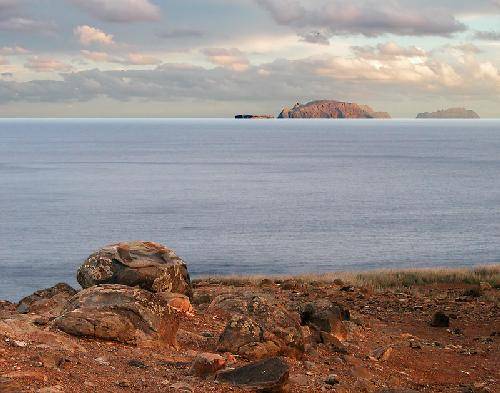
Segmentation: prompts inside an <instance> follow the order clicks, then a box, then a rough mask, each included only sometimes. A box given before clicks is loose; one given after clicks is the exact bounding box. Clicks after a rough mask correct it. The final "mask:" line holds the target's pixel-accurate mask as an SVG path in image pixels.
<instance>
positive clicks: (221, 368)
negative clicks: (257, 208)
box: [0, 242, 500, 393]
mask: <svg viewBox="0 0 500 393" xmlns="http://www.w3.org/2000/svg"><path fill="white" fill-rule="evenodd" d="M492 269H493V273H492V274H493V277H494V279H493V280H487V281H479V282H467V280H464V281H463V282H438V280H436V282H434V283H420V284H415V285H408V286H404V287H393V286H391V287H388V288H385V289H384V288H381V289H374V288H373V287H370V286H368V285H366V286H364V285H357V283H356V282H348V281H345V280H341V279H331V278H325V277H323V278H322V277H320V276H318V277H316V278H314V279H313V278H307V279H306V278H286V279H284V278H272V277H267V278H266V277H264V278H254V279H252V280H250V279H244V278H206V279H197V280H193V281H192V280H191V279H190V276H189V274H188V265H187V264H186V263H185V262H184V261H183V260H182V259H181V258H180V257H178V256H177V255H176V254H175V252H174V251H173V250H171V249H169V248H167V247H165V246H162V245H160V244H157V243H152V242H126V243H118V244H113V245H109V246H106V247H104V248H102V249H100V250H98V251H96V252H95V253H93V254H91V255H90V256H89V258H88V259H87V260H86V261H85V262H84V263H83V264H82V266H81V267H80V269H79V270H78V272H77V279H78V282H79V283H80V285H81V286H82V288H83V289H81V290H77V289H74V288H71V287H70V286H69V285H67V284H62V283H61V284H57V285H55V286H54V287H52V288H48V289H43V290H40V291H38V292H35V293H34V294H32V295H30V296H28V297H26V298H24V299H21V300H20V301H19V302H18V303H16V304H14V303H10V302H7V301H2V302H0V392H2V393H4V392H40V393H58V392H127V391H131V392H132V391H133V392H137V391H141V392H229V391H234V392H254V391H261V392H264V391H267V392H279V391H287V392H308V393H310V392H323V391H332V392H379V393H382V392H385V393H403V392H406V393H409V392H463V393H465V392H467V393H479V392H496V391H499V389H500V384H499V382H498V381H499V377H500V375H499V372H498V361H499V360H500V359H499V353H500V352H499V349H500V348H499V334H500V314H499V307H498V300H499V291H498V274H500V268H498V266H496V267H492Z"/></svg>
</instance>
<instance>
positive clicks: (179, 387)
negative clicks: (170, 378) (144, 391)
mask: <svg viewBox="0 0 500 393" xmlns="http://www.w3.org/2000/svg"><path fill="white" fill-rule="evenodd" d="M170 389H174V390H175V391H177V392H192V391H193V388H192V387H191V385H189V384H187V383H185V382H176V383H174V384H172V385H170Z"/></svg>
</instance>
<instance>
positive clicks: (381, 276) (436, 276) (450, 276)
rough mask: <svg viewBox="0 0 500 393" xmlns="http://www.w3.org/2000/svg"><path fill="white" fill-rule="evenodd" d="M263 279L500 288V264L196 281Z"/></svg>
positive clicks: (236, 283)
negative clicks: (483, 285) (484, 283)
mask: <svg viewBox="0 0 500 393" xmlns="http://www.w3.org/2000/svg"><path fill="white" fill-rule="evenodd" d="M263 279H273V280H287V279H297V280H302V281H303V282H305V283H308V282H309V283H310V282H321V283H332V282H333V280H336V279H340V280H342V281H343V282H345V283H346V284H350V285H354V286H358V287H366V288H372V289H379V290H380V289H389V288H412V287H417V286H422V285H436V284H450V285H451V284H457V285H460V284H462V285H464V284H466V285H478V284H479V283H481V282H486V283H489V284H490V285H491V286H493V287H494V288H500V264H495V265H488V266H479V267H474V268H470V269H467V268H463V269H447V268H442V269H441V268H439V269H437V268H431V269H408V270H373V271H364V272H332V273H324V274H302V275H297V276H284V275H280V276H275V275H273V276H271V275H267V276H266V275H252V276H244V275H242V276H237V275H231V276H206V277H201V278H198V279H196V280H194V281H195V282H196V281H201V280H203V281H206V280H208V281H213V282H218V283H221V284H225V285H234V286H248V285H258V284H259V283H260V282H261V281H262V280H263Z"/></svg>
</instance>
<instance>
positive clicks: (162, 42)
mask: <svg viewBox="0 0 500 393" xmlns="http://www.w3.org/2000/svg"><path fill="white" fill-rule="evenodd" d="M315 99H336V100H340V101H348V102H357V103H362V104H368V105H370V106H372V107H373V108H374V109H375V110H378V111H387V112H389V113H390V114H391V115H392V116H393V117H409V118H414V117H415V116H416V114H417V113H418V112H424V111H434V110H437V109H443V108H449V107H467V108H468V109H473V110H475V111H476V112H477V113H479V115H480V116H481V117H497V118H500V0H377V1H376V0H182V1H173V0H164V1H160V0H0V116H1V117H23V116H28V117H29V116H33V117H38V116H42V117H58V116H69V117H135V116H137V117H229V116H233V115H234V114H237V113H254V114H273V115H276V114H278V113H279V112H280V110H281V109H282V108H283V107H287V106H288V107H290V106H293V104H294V103H295V102H301V103H305V102H308V101H311V100H315Z"/></svg>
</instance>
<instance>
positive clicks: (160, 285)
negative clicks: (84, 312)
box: [77, 241, 191, 296]
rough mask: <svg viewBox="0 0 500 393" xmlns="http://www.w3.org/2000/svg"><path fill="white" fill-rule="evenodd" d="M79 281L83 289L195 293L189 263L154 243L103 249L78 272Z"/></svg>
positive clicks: (135, 243) (118, 245) (120, 245)
mask: <svg viewBox="0 0 500 393" xmlns="http://www.w3.org/2000/svg"><path fill="white" fill-rule="evenodd" d="M77 280H78V282H79V283H80V285H81V286H82V287H83V288H89V287H91V286H93V285H99V284H122V285H128V286H131V287H135V286H138V287H140V288H142V289H147V290H149V291H153V292H176V293H182V294H185V295H188V296H189V295H190V294H191V282H190V279H189V274H188V271H187V266H186V263H185V262H184V261H183V260H182V259H181V258H179V257H178V256H177V255H176V254H175V252H174V251H173V250H171V249H169V248H167V247H165V246H163V245H161V244H158V243H153V242H143V241H134V242H126V243H117V244H111V245H109V246H106V247H103V248H101V249H100V250H98V251H97V252H95V253H93V254H92V255H90V256H89V257H88V258H87V260H86V261H85V262H84V263H83V265H82V266H81V267H80V268H79V269H78V273H77Z"/></svg>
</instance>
